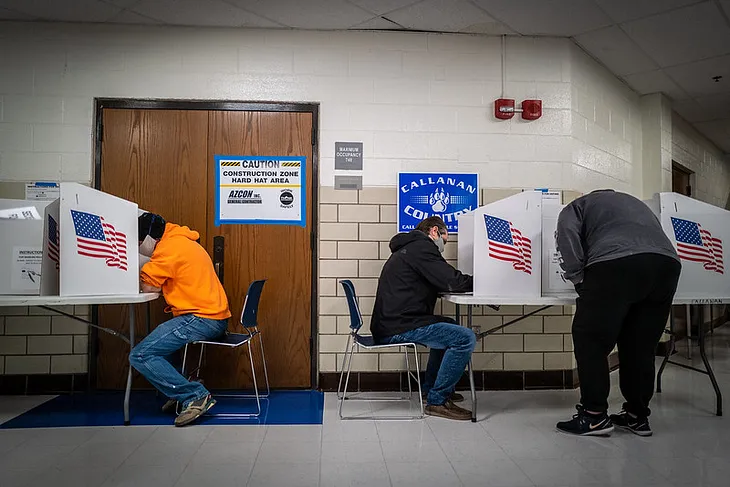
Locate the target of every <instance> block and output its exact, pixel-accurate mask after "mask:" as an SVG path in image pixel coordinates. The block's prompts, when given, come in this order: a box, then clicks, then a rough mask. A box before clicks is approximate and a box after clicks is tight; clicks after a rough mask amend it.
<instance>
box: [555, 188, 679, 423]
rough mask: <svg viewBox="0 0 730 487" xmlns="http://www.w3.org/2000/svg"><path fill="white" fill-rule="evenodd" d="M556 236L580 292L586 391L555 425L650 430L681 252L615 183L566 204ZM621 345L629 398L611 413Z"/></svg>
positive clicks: (576, 330)
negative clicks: (659, 351)
mask: <svg viewBox="0 0 730 487" xmlns="http://www.w3.org/2000/svg"><path fill="white" fill-rule="evenodd" d="M555 238H556V243H557V249H558V252H559V254H560V256H561V259H562V261H561V267H562V268H563V271H564V272H565V274H564V276H565V278H566V279H569V280H570V281H571V282H573V284H575V289H576V292H577V293H578V299H577V300H576V310H575V317H574V319H573V330H572V334H573V349H574V353H575V359H576V362H577V365H578V378H579V380H580V393H581V400H580V404H579V405H578V406H577V409H578V414H576V415H575V416H574V417H573V419H571V420H568V421H563V422H560V423H558V424H557V428H558V429H559V430H560V431H563V432H566V433H572V434H576V435H595V436H605V435H608V434H610V433H611V432H612V431H613V428H614V425H615V426H617V427H620V428H622V429H625V430H628V431H631V432H633V433H635V434H638V435H640V436H649V435H651V434H652V431H651V428H650V427H649V420H648V417H649V414H650V410H649V401H650V400H651V398H652V395H653V393H654V361H655V354H656V347H657V344H658V343H659V339H660V338H661V336H662V333H663V332H664V328H665V326H666V323H667V318H668V317H669V311H670V308H671V305H672V300H673V298H674V293H675V292H676V290H677V282H678V281H679V274H680V271H681V264H680V262H679V257H678V256H677V252H676V251H675V249H674V246H673V245H672V242H671V241H670V240H669V238H668V237H667V236H666V234H665V233H664V230H662V226H661V224H660V223H659V220H658V219H657V217H656V216H655V215H654V213H653V212H652V211H651V209H650V208H649V207H648V206H647V205H646V204H645V203H644V202H642V201H640V200H638V199H636V198H634V197H633V196H630V195H628V194H624V193H619V192H615V191H613V190H599V191H594V192H592V193H590V194H587V195H585V196H583V197H581V198H578V199H576V200H575V201H573V202H572V203H570V204H569V205H567V206H566V207H565V208H564V209H563V210H562V211H561V212H560V216H559V217H558V227H557V231H556V233H555ZM616 345H618V354H619V367H620V369H619V384H620V388H621V394H622V395H623V396H624V399H625V401H626V402H625V403H624V405H623V410H622V411H621V412H620V413H619V414H613V415H611V416H610V417H609V416H608V413H607V411H608V395H609V392H610V379H609V369H608V355H609V354H610V353H611V351H612V350H613V348H614V347H615V346H616Z"/></svg>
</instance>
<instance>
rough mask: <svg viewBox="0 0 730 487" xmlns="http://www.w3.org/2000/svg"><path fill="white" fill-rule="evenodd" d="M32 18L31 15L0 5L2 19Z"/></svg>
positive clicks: (0, 17)
mask: <svg viewBox="0 0 730 487" xmlns="http://www.w3.org/2000/svg"><path fill="white" fill-rule="evenodd" d="M34 18H35V17H33V16H32V15H28V14H24V13H21V12H16V11H15V10H9V9H7V8H2V7H0V19H2V20H33V19H34Z"/></svg>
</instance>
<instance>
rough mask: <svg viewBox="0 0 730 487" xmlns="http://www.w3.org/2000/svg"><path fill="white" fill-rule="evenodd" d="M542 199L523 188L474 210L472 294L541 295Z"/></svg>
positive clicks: (538, 194) (539, 195) (460, 235)
mask: <svg viewBox="0 0 730 487" xmlns="http://www.w3.org/2000/svg"><path fill="white" fill-rule="evenodd" d="M541 200H542V195H541V194H540V193H537V192H532V191H526V192H523V193H520V194H516V195H514V196H510V197H509V198H505V199H503V200H500V201H496V202H494V203H490V204H488V205H486V206H482V207H479V208H477V209H476V210H475V211H474V212H473V214H474V216H473V226H474V232H473V235H474V240H473V262H474V265H473V267H474V294H475V295H479V296H540V292H541V289H540V288H541V272H540V271H541V269H540V268H541V265H540V263H541V262H540V261H541V259H540V256H541V248H542V238H541V225H542V221H541V207H542V201H541ZM459 225H461V221H460V222H459ZM461 238H462V233H461V231H460V232H459V241H461Z"/></svg>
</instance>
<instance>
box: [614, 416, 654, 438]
mask: <svg viewBox="0 0 730 487" xmlns="http://www.w3.org/2000/svg"><path fill="white" fill-rule="evenodd" d="M611 422H612V423H613V424H615V425H616V426H617V427H618V428H621V429H622V430H626V431H631V432H632V433H633V434H635V435H639V436H651V435H652V434H653V433H652V431H651V427H650V426H649V420H648V419H647V418H639V417H637V416H632V415H630V414H629V413H627V412H626V411H624V410H621V412H620V413H618V414H612V415H611Z"/></svg>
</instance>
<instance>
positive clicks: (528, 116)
mask: <svg viewBox="0 0 730 487" xmlns="http://www.w3.org/2000/svg"><path fill="white" fill-rule="evenodd" d="M541 116H542V100H524V101H523V102H522V118H523V119H525V120H537V119H538V118H540V117H541Z"/></svg>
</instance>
